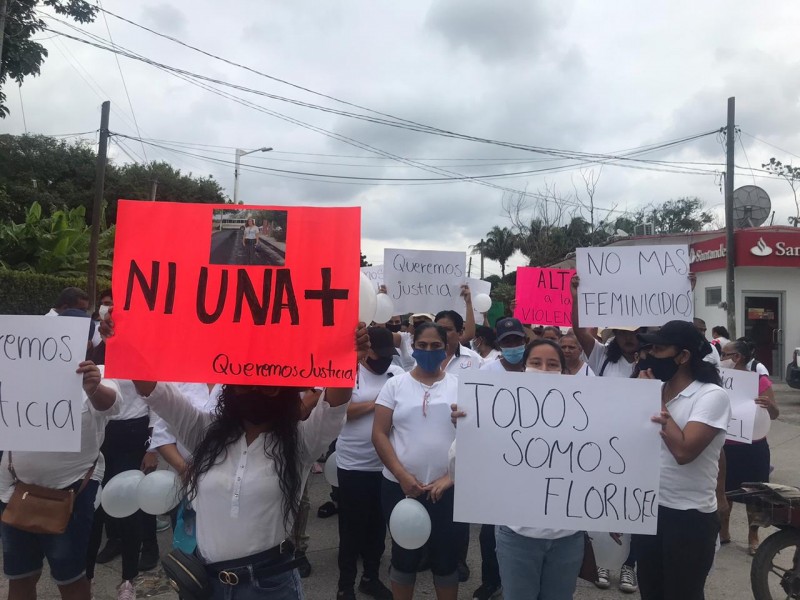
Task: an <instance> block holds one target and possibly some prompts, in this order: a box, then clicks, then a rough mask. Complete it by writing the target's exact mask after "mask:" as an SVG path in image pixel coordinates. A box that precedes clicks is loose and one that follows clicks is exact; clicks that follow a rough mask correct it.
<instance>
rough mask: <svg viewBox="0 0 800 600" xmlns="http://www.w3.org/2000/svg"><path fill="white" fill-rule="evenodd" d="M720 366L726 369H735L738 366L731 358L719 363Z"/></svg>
mask: <svg viewBox="0 0 800 600" xmlns="http://www.w3.org/2000/svg"><path fill="white" fill-rule="evenodd" d="M719 366H720V367H722V368H724V369H733V368H734V367H735V366H736V363H735V362H733V361H732V360H731V359H730V358H726V359H725V360H723V361H721V362H720V363H719Z"/></svg>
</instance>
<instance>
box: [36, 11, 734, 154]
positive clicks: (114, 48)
mask: <svg viewBox="0 0 800 600" xmlns="http://www.w3.org/2000/svg"><path fill="white" fill-rule="evenodd" d="M109 14H111V13H109ZM48 17H49V18H52V19H54V20H56V21H58V22H60V23H62V24H64V25H66V26H67V27H70V28H71V29H73V30H75V31H77V32H79V33H82V34H84V35H87V36H89V37H90V38H93V39H95V40H98V41H99V43H98V42H92V41H90V40H86V39H84V38H78V37H75V36H71V35H69V34H66V33H63V32H58V31H56V30H53V29H50V28H46V29H48V31H52V32H53V33H58V34H60V35H63V36H64V37H66V38H68V39H72V40H74V41H77V42H80V43H83V44H88V45H91V46H95V47H97V48H99V49H101V50H105V51H109V52H114V53H117V54H121V55H122V56H125V57H127V58H131V59H133V60H139V61H141V62H145V63H147V64H150V65H151V66H156V67H158V68H161V69H164V70H167V71H171V72H173V73H179V74H182V75H185V76H189V77H192V78H195V79H200V80H202V81H205V82H208V83H213V84H216V85H222V86H224V87H230V88H233V89H236V90H239V91H244V92H247V93H252V94H256V95H260V96H264V97H268V98H271V99H275V100H280V101H283V102H289V103H291V104H295V105H298V106H302V107H305V108H313V109H316V110H321V111H323V112H330V113H333V114H337V115H341V116H347V117H353V118H356V119H361V120H366V121H370V122H373V123H378V124H383V125H387V126H391V127H397V128H401V129H408V130H411V131H417V132H421V133H429V134H433V135H439V136H444V137H450V138H456V139H462V140H467V141H473V142H479V143H485V144H495V145H499V146H505V147H508V148H514V149H518V150H525V151H529V152H536V153H541V154H548V155H552V156H557V157H560V158H566V159H570V160H582V161H584V162H587V163H589V164H594V163H597V162H601V161H606V160H629V158H628V157H627V156H626V155H603V154H597V153H589V152H580V151H565V150H558V149H554V148H546V147H540V146H530V145H526V144H518V143H512V142H504V141H499V140H492V139H488V138H481V137H476V136H470V135H465V134H459V133H455V132H452V131H448V130H443V129H439V128H436V127H431V126H428V125H422V124H419V123H416V122H413V121H408V120H406V119H400V118H398V117H392V116H391V115H388V116H389V117H391V118H392V119H395V120H393V121H387V120H386V119H376V118H373V117H369V116H366V115H362V114H357V113H350V112H346V111H340V110H337V109H332V108H329V107H324V106H319V105H315V104H311V103H308V102H302V101H299V100H295V99H292V98H286V97H283V96H278V95H275V94H270V93H267V92H263V91H261V90H256V89H253V88H248V87H246V86H241V85H238V84H233V83H230V82H227V81H223V80H219V79H216V78H213V77H207V76H205V75H200V74H197V73H192V72H191V71H186V70H184V69H180V68H177V67H172V66H169V65H165V64H163V63H159V62H157V61H154V60H151V59H149V58H147V57H144V56H142V55H140V54H137V53H135V52H132V51H130V50H127V49H125V48H123V47H121V46H119V45H118V44H114V43H113V42H112V43H111V46H108V44H107V40H103V38H100V37H99V36H96V35H94V34H91V33H89V32H87V31H85V30H83V29H81V28H79V27H76V26H74V25H73V24H71V23H69V22H67V21H62V20H61V19H57V18H55V17H52V16H49V15H48ZM167 37H169V36H167ZM198 51H200V50H198ZM201 52H202V51H201ZM212 56H213V55H212ZM217 58H218V57H217ZM221 60H224V59H221ZM236 66H240V67H242V66H241V65H238V64H237V65H236ZM242 68H247V69H249V68H248V67H242ZM262 75H263V74H262ZM265 76H266V75H265ZM268 77H269V76H268ZM287 84H288V83H287ZM288 85H294V84H288ZM295 87H296V86H295ZM303 89H306V88H303ZM218 91H219V90H218ZM312 93H318V92H313V91H312ZM318 94H319V93H318ZM321 95H323V96H324V94H321ZM326 97H327V96H326ZM337 101H339V102H345V101H342V100H337ZM345 103H346V102H345ZM348 104H349V103H348ZM359 108H364V107H359ZM364 110H369V111H370V112H376V113H377V111H372V110H371V109H364ZM380 114H383V113H380ZM409 124H410V125H409ZM718 131H719V129H714V130H713V131H711V132H707V134H704V135H710V134H712V133H717V132H718ZM681 141H682V140H676V142H681ZM669 146H670V144H669V143H668V144H662V145H656V146H653V145H651V146H642V147H640V148H637V149H634V151H633V152H634V153H636V154H642V153H645V152H651V151H654V150H657V149H660V148H664V147H669Z"/></svg>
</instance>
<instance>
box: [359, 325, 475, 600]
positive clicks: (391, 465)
mask: <svg viewBox="0 0 800 600" xmlns="http://www.w3.org/2000/svg"><path fill="white" fill-rule="evenodd" d="M446 346H447V332H446V331H445V330H444V328H442V327H440V326H439V325H434V324H433V323H423V324H422V325H420V326H419V327H415V328H414V338H413V348H414V351H413V354H412V355H413V357H414V359H415V360H416V366H415V367H414V368H413V369H412V370H411V371H410V372H408V373H404V374H402V375H399V376H397V377H392V378H391V379H390V380H389V381H388V382H386V384H384V386H383V389H382V390H381V392H380V394H379V395H378V399H377V400H376V401H375V417H374V424H373V428H372V442H373V443H374V444H375V449H376V450H377V451H378V456H379V457H380V459H381V461H382V462H383V464H384V465H385V467H384V469H383V477H384V478H383V490H382V496H383V512H384V516H385V517H386V518H387V519H388V518H389V517H390V515H391V513H392V510H393V509H394V507H395V505H396V504H397V503H398V502H400V500H402V499H403V498H406V497H411V498H416V499H417V500H418V501H419V502H421V503H422V505H423V506H424V507H425V509H426V510H427V511H428V515H429V516H430V519H431V535H430V538H429V540H428V542H427V544H426V547H427V553H426V551H425V550H426V549H425V548H419V549H417V550H408V549H404V548H401V547H400V546H399V545H397V543H394V542H393V543H392V568H391V572H390V579H391V582H392V593H393V595H394V600H411V598H412V597H413V596H414V584H415V582H416V574H417V571H418V570H420V567H421V565H422V562H423V559H424V558H425V557H426V556H427V558H428V563H429V565H430V570H431V571H432V572H433V585H434V587H435V589H436V597H437V598H438V600H456V598H457V596H458V572H457V567H458V557H459V550H460V547H459V543H458V541H459V540H463V539H464V538H465V537H466V528H467V527H468V525H467V524H465V523H454V522H453V482H452V480H451V479H450V476H449V474H448V470H447V465H448V457H447V453H448V450H449V449H450V446H451V444H452V443H453V440H454V439H455V430H454V429H453V426H452V425H451V424H450V405H451V404H453V403H454V402H455V401H456V399H457V397H458V379H457V378H456V377H455V376H454V375H451V374H449V373H446V372H445V371H444V370H443V369H442V363H443V362H444V359H445V355H446V351H445V348H446Z"/></svg>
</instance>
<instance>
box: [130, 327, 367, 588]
mask: <svg viewBox="0 0 800 600" xmlns="http://www.w3.org/2000/svg"><path fill="white" fill-rule="evenodd" d="M356 337H357V345H358V350H359V354H360V355H362V356H363V355H364V354H365V353H366V352H367V350H368V348H369V338H368V336H367V331H366V328H365V327H363V324H361V325H360V328H359V330H358V332H357V334H356ZM136 385H137V389H138V390H139V393H140V394H141V395H142V396H143V397H144V399H145V402H146V403H147V404H148V405H150V407H151V408H152V409H153V410H154V411H155V412H156V413H158V415H159V416H161V417H162V418H163V419H164V420H165V421H166V422H167V423H168V424H169V425H170V427H171V428H172V430H173V431H174V432H175V434H176V436H177V438H178V440H179V441H180V442H181V443H182V444H183V445H184V446H185V447H186V448H187V449H188V450H190V451H191V452H192V459H191V461H190V462H189V464H188V466H187V470H186V474H185V485H186V488H187V492H188V497H189V499H190V500H191V502H192V504H193V506H194V509H195V511H196V514H197V553H198V554H199V556H200V558H201V560H203V561H204V563H205V564H206V570H207V571H208V574H209V581H210V583H211V586H212V590H213V593H212V598H213V599H215V600H216V599H222V598H225V599H226V600H249V599H251V598H271V599H273V600H297V599H302V598H303V591H302V586H301V583H300V577H299V575H298V574H297V570H296V569H295V568H293V567H294V566H295V561H294V560H293V554H294V548H293V545H292V543H291V541H290V537H291V531H292V526H293V523H294V520H295V518H296V516H297V513H298V509H299V503H300V494H301V492H302V488H303V483H304V479H305V477H306V476H307V474H308V472H309V469H310V468H311V465H312V463H313V462H314V460H315V459H316V458H317V457H318V456H319V455H320V454H321V453H322V452H323V451H324V450H325V449H326V448H327V447H328V444H330V442H331V441H332V440H333V439H334V438H335V437H336V436H337V435H338V434H339V431H340V430H341V428H342V424H343V422H344V417H345V414H346V411H347V403H348V401H349V400H350V396H351V392H352V390H351V389H346V388H328V389H326V390H325V392H324V394H323V396H322V399H321V400H320V402H319V403H318V405H317V406H316V407H315V408H314V409H313V410H312V411H311V414H310V415H309V416H308V418H307V419H306V420H302V418H303V416H304V415H303V412H302V404H301V399H300V392H301V390H300V388H296V387H273V386H247V385H226V386H224V387H223V388H222V392H221V393H220V396H219V400H218V403H217V408H216V411H215V413H214V414H209V413H208V412H207V411H204V410H201V409H200V408H198V407H196V406H195V405H193V404H192V403H191V401H190V400H189V399H188V398H186V396H185V395H184V394H183V393H182V392H181V391H180V390H179V388H178V387H176V386H175V385H172V384H165V383H154V382H136ZM220 574H222V575H223V576H222V577H220Z"/></svg>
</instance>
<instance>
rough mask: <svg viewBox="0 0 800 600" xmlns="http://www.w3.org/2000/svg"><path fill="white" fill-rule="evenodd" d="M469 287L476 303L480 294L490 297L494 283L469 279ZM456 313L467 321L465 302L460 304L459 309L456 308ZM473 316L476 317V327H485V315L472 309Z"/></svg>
mask: <svg viewBox="0 0 800 600" xmlns="http://www.w3.org/2000/svg"><path fill="white" fill-rule="evenodd" d="M467 285H468V286H469V291H470V293H471V294H472V301H473V302H475V296H477V295H478V294H486V295H487V296H488V295H489V294H490V293H491V291H492V283H491V282H490V281H484V280H483V279H475V278H473V277H467ZM459 293H460V292H459ZM456 312H458V314H460V315H461V316H462V317H464V318H465V319H466V318H467V311H466V306H465V305H464V302H463V300H462V301H461V303H460V304H459V306H458V308H456ZM472 314H473V316H474V317H475V325H483V315H482V314H481V313H479V312H478V311H477V310H475V308H474V307H473V308H472Z"/></svg>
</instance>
